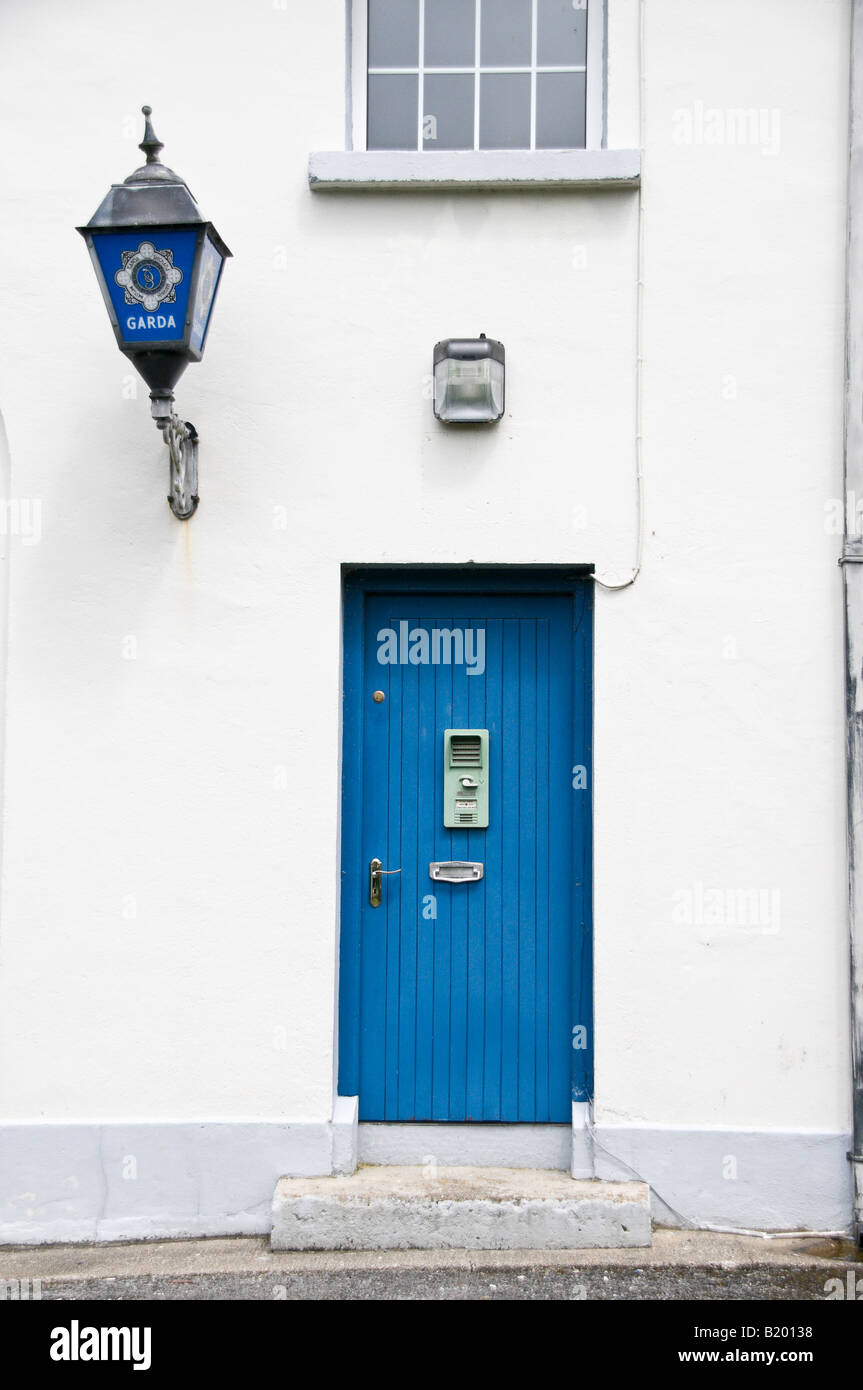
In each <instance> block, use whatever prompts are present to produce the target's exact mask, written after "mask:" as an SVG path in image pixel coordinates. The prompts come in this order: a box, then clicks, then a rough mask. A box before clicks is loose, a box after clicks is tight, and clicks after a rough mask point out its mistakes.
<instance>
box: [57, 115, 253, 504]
mask: <svg viewBox="0 0 863 1390" xmlns="http://www.w3.org/2000/svg"><path fill="white" fill-rule="evenodd" d="M141 109H142V111H143V113H144V117H145V121H144V139H143V140H142V142H141V144H140V145H139V146H138V149H139V150H143V152H144V154H145V155H146V156H147V162H146V164H143V165H142V166H141V168H140V169H136V170H135V172H134V173H133V174H130V175H129V177H128V178H127V179H126V181H125V182H124V183H115V184H114V185H113V186H112V188H111V190H110V192H109V193H108V195H107V197H106V198H105V199H104V201H103V202H102V203H101V204H100V206H99V208H98V209H97V211H96V212H95V213H94V214H93V216H92V217H91V218H90V221H89V222H88V223H87V225H86V227H78V228H77V229H76V230H77V231H79V232H80V233H81V235H82V236H83V237H84V239H85V241H86V242H87V246H88V248H89V251H90V257H91V259H92V261H93V265H94V267H95V270H96V276H97V278H98V281H99V286H100V288H101V290H102V296H103V298H104V300H105V305H106V307H107V310H108V314H109V317H110V319H111V324H112V326H113V329H114V335H115V337H116V339H117V346H118V347H119V349H120V351H121V352H122V353H125V355H126V356H127V357H128V358H129V359H130V361H131V362H133V363H134V365H135V367H136V368H137V370H138V371H139V372H140V374H141V376H142V377H143V378H144V380H145V381H146V383H147V385H148V386H149V387H150V401H151V403H152V404H151V412H152V416H153V419H154V420H155V421H156V425H157V427H158V429H160V430H161V432H162V437H163V438H164V440H165V443H166V444H167V446H168V452H169V455H170V468H171V491H170V493H169V495H168V501H169V502H170V504H171V511H172V512H173V513H174V516H176V517H179V519H180V520H181V521H185V520H186V519H187V518H188V517H190V516H192V514H193V513H194V511H195V509H196V507H197V505H198V434H197V431H196V429H195V427H194V425H190V424H189V422H188V420H186V421H183V420H180V419H179V418H178V417H177V415H175V413H174V410H173V405H174V387H175V386H176V384H177V382H178V381H179V379H180V377H181V376H182V374H183V372H184V371H185V370H186V367H187V365H188V364H189V362H200V360H201V358H202V356H203V354H204V343H205V341H206V337H207V329H208V328H209V326H210V319H211V317H212V312H213V304H214V303H215V299H216V291H217V289H218V287H219V278H220V276H221V273H222V266H223V265H224V262H225V259H226V257H228V256H230V254H231V252H230V251H229V250H228V248H227V246H226V245H225V243H224V242H223V241H222V238H221V237H220V236H219V233H218V232H217V231H216V229H215V227H214V226H213V224H212V222H206V221H205V220H204V218H203V217H202V216H201V213H200V210H199V208H198V205H197V203H196V202H195V200H194V198H193V197H192V195H191V193H190V192H189V189H188V188H187V187H186V184H185V183H184V182H183V180H182V179H181V178H180V177H179V175H178V174H175V173H174V172H173V170H171V169H168V168H166V166H165V165H164V164H163V163H162V162H161V160H160V159H159V151H160V150H161V149H162V148H163V146H162V144H161V142H160V141H159V140H157V139H156V136H155V135H154V134H153V127H152V125H151V123H150V115H151V109H150V107H149V106H144V107H142V108H141Z"/></svg>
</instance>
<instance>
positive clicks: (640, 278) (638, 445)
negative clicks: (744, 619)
mask: <svg viewBox="0 0 863 1390" xmlns="http://www.w3.org/2000/svg"><path fill="white" fill-rule="evenodd" d="M645 5H646V0H639V8H638V144H639V148H640V153H641V177H640V179H639V181H638V248H637V251H636V291H635V294H636V299H635V493H636V507H637V511H638V523H637V532H638V539H637V541H636V551H635V568H634V569H633V571H632V574H631V576H630V577H629V579H624V580H623V581H622V583H620V584H610V583H609V582H608V580H606V579H600V578H599V575H597V574H595V575H594V576H593V579H594V583H595V584H598V585H599V586H600V588H601V589H608V590H611V591H615V590H618V589H628V588H629V586H630V584H634V583H635V581H636V579H637V578H638V576H639V574H640V573H641V560H642V555H643V553H644V469H643V465H642V420H643V416H644V408H643V407H644V391H643V377H644V357H643V356H642V350H643V339H644V156H645V122H646V101H645V83H644V14H645Z"/></svg>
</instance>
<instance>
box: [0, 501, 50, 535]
mask: <svg viewBox="0 0 863 1390" xmlns="http://www.w3.org/2000/svg"><path fill="white" fill-rule="evenodd" d="M0 536H20V537H21V544H22V545H38V544H39V542H40V541H41V539H42V499H41V497H0Z"/></svg>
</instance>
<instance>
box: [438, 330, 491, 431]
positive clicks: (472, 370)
mask: <svg viewBox="0 0 863 1390" xmlns="http://www.w3.org/2000/svg"><path fill="white" fill-rule="evenodd" d="M505 360H506V354H505V352H504V347H503V343H498V342H496V341H495V339H494V338H487V337H486V336H485V334H484V333H481V334H480V335H479V337H478V338H445V339H444V340H443V342H440V343H435V350H434V413H435V415H436V416H437V418H438V420H442V421H443V423H444V424H446V425H491V424H494V422H495V421H496V420H499V419H500V417H501V416H502V415H503V405H504V369H505Z"/></svg>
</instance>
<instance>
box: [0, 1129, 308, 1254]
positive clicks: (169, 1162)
mask: <svg viewBox="0 0 863 1390" xmlns="http://www.w3.org/2000/svg"><path fill="white" fill-rule="evenodd" d="M333 1137H334V1136H333V1126H332V1125H329V1124H326V1123H321V1124H279V1123H276V1122H268V1121H261V1122H255V1121H245V1120H241V1121H237V1122H235V1123H225V1122H218V1123H201V1124H181V1123H175V1124H172V1123H162V1124H159V1123H153V1124H106V1125H86V1124H57V1123H49V1124H11V1125H3V1126H0V1243H2V1244H36V1243H39V1242H42V1241H52V1242H53V1241H93V1240H146V1239H150V1238H155V1237H161V1236H206V1235H220V1234H221V1235H254V1234H266V1233H267V1232H268V1231H269V1230H270V1220H271V1217H270V1207H271V1203H272V1199H273V1188H274V1186H275V1184H276V1182H277V1181H278V1179H279V1178H280V1177H282V1176H283V1175H284V1174H285V1173H292V1174H296V1175H298V1176H305V1175H313V1174H322V1173H330V1172H332V1166H333Z"/></svg>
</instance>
